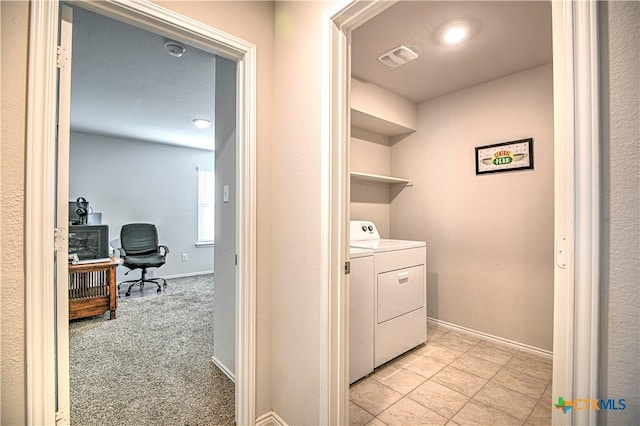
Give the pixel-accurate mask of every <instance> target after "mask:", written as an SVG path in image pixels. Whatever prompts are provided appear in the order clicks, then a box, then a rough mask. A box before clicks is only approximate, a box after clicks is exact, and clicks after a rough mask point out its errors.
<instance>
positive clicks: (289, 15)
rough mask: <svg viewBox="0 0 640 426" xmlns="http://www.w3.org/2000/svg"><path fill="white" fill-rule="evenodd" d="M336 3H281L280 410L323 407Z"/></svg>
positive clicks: (290, 412)
mask: <svg viewBox="0 0 640 426" xmlns="http://www.w3.org/2000/svg"><path fill="white" fill-rule="evenodd" d="M328 5H329V3H325V2H276V6H275V13H276V30H275V46H276V49H275V58H274V103H273V111H274V138H273V187H272V207H273V210H272V214H273V228H272V231H273V239H272V244H271V254H272V265H273V281H272V283H271V285H272V287H271V288H272V294H271V309H272V312H273V317H272V341H271V343H272V368H271V373H272V381H273V386H272V393H271V398H272V402H273V407H272V408H273V410H274V411H275V412H277V413H278V414H279V415H280V416H281V417H282V418H283V419H284V420H285V421H286V422H287V423H288V424H291V425H300V424H317V423H318V421H319V418H318V415H319V412H320V407H319V400H320V371H321V369H320V367H321V365H320V361H321V358H320V351H321V350H322V348H321V346H320V332H321V329H322V328H321V327H322V325H321V324H320V317H321V312H320V288H321V286H322V285H323V284H324V283H322V282H321V275H320V268H321V253H320V250H321V244H320V243H321V234H320V232H321V230H320V207H321V206H320V190H321V187H320V183H321V180H320V179H321V174H320V172H321V160H322V158H321V154H322V152H321V135H322V121H321V119H322V116H321V111H322V110H321V107H322V99H321V94H322V62H321V60H322V54H321V53H322V40H321V35H322V31H321V23H322V20H321V17H322V13H323V11H324V10H325V8H326V7H327V6H328Z"/></svg>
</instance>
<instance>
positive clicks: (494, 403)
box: [473, 382, 538, 421]
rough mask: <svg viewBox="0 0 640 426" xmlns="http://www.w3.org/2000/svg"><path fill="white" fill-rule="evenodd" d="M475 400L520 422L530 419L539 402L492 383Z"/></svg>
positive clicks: (481, 390)
mask: <svg viewBox="0 0 640 426" xmlns="http://www.w3.org/2000/svg"><path fill="white" fill-rule="evenodd" d="M473 400H476V401H479V402H482V403H483V404H485V405H488V406H489V407H492V408H495V409H497V410H500V411H502V412H503V413H505V414H508V415H510V416H512V417H515V418H516V419H518V420H520V421H525V420H526V419H527V417H529V414H531V411H532V410H533V409H534V407H535V406H536V403H537V402H538V401H537V400H536V399H535V398H531V397H529V396H526V395H524V394H521V393H519V392H515V391H513V390H511V389H509V388H506V387H504V386H502V385H498V384H496V383H491V382H490V383H487V384H486V385H485V387H483V388H482V389H480V391H479V392H478V393H477V394H476V395H475V396H474V397H473Z"/></svg>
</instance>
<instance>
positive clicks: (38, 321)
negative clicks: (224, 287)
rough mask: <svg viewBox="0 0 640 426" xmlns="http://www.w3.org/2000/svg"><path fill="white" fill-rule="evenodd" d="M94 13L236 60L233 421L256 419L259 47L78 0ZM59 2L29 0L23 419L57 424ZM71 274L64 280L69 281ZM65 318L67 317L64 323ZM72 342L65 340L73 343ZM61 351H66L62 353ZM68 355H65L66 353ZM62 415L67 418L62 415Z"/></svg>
mask: <svg viewBox="0 0 640 426" xmlns="http://www.w3.org/2000/svg"><path fill="white" fill-rule="evenodd" d="M74 5H75V6H81V7H85V8H88V9H90V10H93V11H95V12H98V13H101V14H104V15H108V16H110V17H113V18H116V19H120V20H122V21H125V22H127V23H129V24H132V25H135V26H138V27H141V28H145V29H148V30H151V31H154V32H158V33H161V34H165V35H168V36H172V37H173V38H175V39H179V40H182V41H185V42H188V43H190V44H192V45H194V46H197V47H199V48H201V49H203V50H207V51H210V52H212V53H215V54H218V55H221V56H224V57H226V58H228V59H231V60H234V61H236V64H237V87H238V93H237V95H236V96H237V120H238V126H237V129H238V158H237V161H238V164H237V175H236V176H237V177H236V182H237V194H238V205H237V207H238V209H237V224H238V241H237V247H238V265H237V271H238V292H237V304H238V306H237V309H236V330H237V333H236V345H235V346H236V422H237V423H238V424H247V425H251V424H254V423H255V374H256V372H255V360H256V335H255V333H256V330H255V317H256V189H255V187H256V185H255V182H256V158H255V155H256V81H257V78H256V72H257V68H256V62H257V56H256V46H255V45H253V44H252V43H249V42H246V41H244V40H241V39H239V38H237V37H235V36H233V35H230V34H227V33H224V32H222V31H219V30H217V29H215V28H212V27H209V26H206V25H204V24H201V23H199V22H198V21H195V20H193V19H190V18H187V17H184V16H182V15H179V14H177V13H175V12H172V11H170V10H168V9H165V8H163V7H161V6H158V5H156V4H153V3H150V2H146V1H140V0H135V1H122V0H109V1H103V2H77V3H75V4H74ZM59 6H60V2H59V1H57V0H34V1H33V2H32V3H31V13H30V25H29V29H30V36H29V78H28V102H27V140H26V169H27V171H26V194H25V198H26V211H27V213H26V217H25V264H26V267H25V271H26V274H25V292H26V317H27V324H26V336H25V341H26V364H27V380H26V392H27V394H26V401H27V423H28V424H34V425H35V424H37V425H48V424H54V423H55V422H56V387H57V384H56V362H57V360H58V359H63V358H64V357H65V356H66V357H68V354H66V355H65V354H64V353H62V354H60V353H59V352H58V350H59V348H56V342H55V336H56V332H57V331H58V330H57V329H58V327H59V325H60V326H61V325H62V323H63V322H64V321H63V319H62V318H58V319H56V312H55V299H56V298H55V288H54V285H53V284H54V273H53V271H54V261H53V256H52V254H53V251H54V216H55V215H54V211H53V206H54V200H55V196H56V185H57V183H56V175H55V171H56V161H57V158H56V151H55V148H56V147H55V136H56V135H55V128H56V109H57V89H58V83H57V79H56V48H57V41H58V35H59V29H58V23H59V18H60V17H59V13H58V10H59ZM65 282H66V280H65ZM66 324H67V323H65V326H66ZM67 350H68V344H67ZM61 355H62V356H61ZM67 362H68V361H67ZM57 378H58V379H59V382H60V395H63V394H68V392H69V379H68V365H67V369H66V371H61V372H58V376H57ZM60 417H61V418H60V423H63V424H68V416H65V415H61V416H60Z"/></svg>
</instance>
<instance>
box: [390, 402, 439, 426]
mask: <svg viewBox="0 0 640 426" xmlns="http://www.w3.org/2000/svg"><path fill="white" fill-rule="evenodd" d="M378 419H380V420H382V421H383V422H384V423H386V424H387V425H389V426H406V425H412V426H417V425H444V424H445V423H447V419H446V418H444V417H442V416H441V415H439V414H436V413H434V412H433V411H431V410H429V409H428V408H427V407H425V406H423V405H421V404H418V403H417V402H415V401H413V400H411V399H409V398H402V399H401V400H400V401H398V402H396V403H395V404H393V405H392V406H391V407H389V408H387V409H386V410H384V411H383V412H382V413H380V414H379V415H378Z"/></svg>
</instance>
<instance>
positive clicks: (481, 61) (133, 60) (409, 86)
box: [71, 1, 551, 149]
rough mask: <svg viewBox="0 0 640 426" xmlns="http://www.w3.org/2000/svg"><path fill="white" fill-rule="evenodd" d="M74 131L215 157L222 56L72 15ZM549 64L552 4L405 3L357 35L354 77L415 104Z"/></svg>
mask: <svg viewBox="0 0 640 426" xmlns="http://www.w3.org/2000/svg"><path fill="white" fill-rule="evenodd" d="M454 19H456V20H457V19H465V20H467V21H468V22H470V23H471V24H472V26H473V29H474V34H473V36H472V37H471V39H470V40H469V41H468V42H467V43H465V44H463V45H459V46H455V47H445V46H442V45H440V44H438V43H437V42H436V41H435V39H434V34H435V33H436V32H437V31H438V29H439V28H440V26H441V25H443V24H444V23H446V22H449V21H451V20H454ZM73 28H74V34H73V36H74V37H73V63H72V95H71V97H72V105H71V128H72V130H75V131H81V132H89V133H97V134H104V135H110V136H116V137H124V138H133V139H141V140H147V141H150V142H162V143H171V144H179V145H188V146H195V147H201V148H206V149H213V146H214V130H213V127H211V128H209V129H206V130H201V129H197V128H196V127H195V126H193V124H192V119H194V118H196V117H203V118H208V119H211V120H213V117H214V96H215V55H213V54H211V53H208V52H204V51H202V50H199V49H196V48H194V47H191V46H186V48H187V50H186V52H185V53H184V55H183V56H182V57H180V58H176V57H173V56H171V55H169V54H168V52H167V51H166V50H165V48H164V43H165V41H166V40H165V38H164V37H162V36H159V35H156V34H153V33H150V32H147V31H144V30H141V29H138V28H135V27H132V26H130V25H127V24H124V23H121V22H119V21H115V20H113V19H109V18H106V17H103V16H100V15H97V14H94V13H92V12H89V11H86V10H84V9H81V8H78V7H76V8H74V25H73ZM401 44H404V45H406V46H408V47H410V48H412V49H414V50H416V51H417V52H418V53H419V55H420V57H419V58H418V59H417V60H415V61H413V62H410V63H408V64H406V65H404V66H401V67H398V68H389V67H387V66H385V65H382V64H381V63H380V62H378V60H377V58H378V56H380V55H381V54H382V53H384V52H386V51H388V50H390V49H392V48H394V47H397V46H398V45H401ZM549 62H551V6H550V3H549V2H547V1H532V2H515V1H499V2H484V1H467V2H457V1H443V2H437V1H401V2H398V3H396V4H394V5H393V6H391V7H390V8H388V9H387V10H385V11H384V12H383V13H382V14H380V15H378V16H376V17H375V18H373V19H372V20H370V21H369V22H367V23H365V24H364V25H363V26H361V27H359V28H357V29H356V30H355V31H354V32H353V50H352V73H353V76H354V77H355V78H358V79H360V80H363V81H367V82H370V83H374V84H377V85H378V86H381V87H383V88H385V89H387V90H390V91H392V92H395V93H397V94H399V95H400V96H403V97H405V98H406V99H409V100H412V101H414V102H422V101H424V100H426V99H430V98H433V97H436V96H440V95H442V94H445V93H449V92H452V91H455V90H459V89H461V88H464V87H469V86H472V85H474V84H478V83H481V82H485V81H488V80H492V79H495V78H498V77H501V76H504V75H508V74H511V73H514V72H517V71H521V70H524V69H527V68H531V67H535V66H538V65H541V64H545V63H549Z"/></svg>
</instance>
